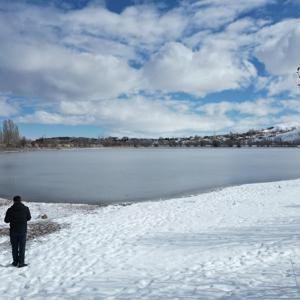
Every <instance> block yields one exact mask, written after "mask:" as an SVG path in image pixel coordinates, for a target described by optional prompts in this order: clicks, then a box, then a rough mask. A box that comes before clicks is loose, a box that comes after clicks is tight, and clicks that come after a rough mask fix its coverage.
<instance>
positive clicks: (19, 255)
mask: <svg viewBox="0 0 300 300" xmlns="http://www.w3.org/2000/svg"><path fill="white" fill-rule="evenodd" d="M10 243H11V249H12V256H13V262H14V263H15V264H24V261H25V245H26V233H15V232H11V233H10Z"/></svg>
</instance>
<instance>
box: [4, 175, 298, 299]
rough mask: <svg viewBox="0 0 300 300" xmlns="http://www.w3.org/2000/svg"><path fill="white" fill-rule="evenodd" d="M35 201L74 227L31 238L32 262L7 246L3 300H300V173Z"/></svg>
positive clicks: (38, 210) (33, 206)
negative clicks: (155, 197) (18, 259)
mask: <svg viewBox="0 0 300 300" xmlns="http://www.w3.org/2000/svg"><path fill="white" fill-rule="evenodd" d="M28 205H29V206H30V208H31V210H32V213H33V216H34V219H35V220H37V216H38V215H40V214H41V213H46V214H47V215H48V216H49V218H50V219H51V220H53V221H56V222H59V223H62V224H69V226H68V227H66V228H64V229H62V230H60V231H58V232H55V233H52V234H50V235H48V236H44V237H42V238H39V239H36V240H32V241H29V242H28V245H27V262H28V263H29V264H30V265H29V267H27V268H22V269H17V268H14V267H6V265H7V264H8V263H9V262H11V256H10V249H9V247H8V246H5V243H4V244H3V245H2V246H0V264H1V266H0V267H1V272H0V282H1V285H0V294H1V295H2V298H3V299H128V300H129V299H130V300H133V299H164V300H165V299H172V300H174V299H275V298H276V299H280V298H282V299H299V294H298V293H299V292H300V291H298V290H297V287H296V279H297V276H299V275H300V274H299V271H300V247H299V246H300V240H299V234H300V180H292V181H281V182H273V183H260V184H249V185H242V186H236V187H229V188H225V189H223V190H220V191H215V192H211V193H207V194H201V195H198V196H193V197H189V198H180V199H172V200H168V201H161V202H146V203H137V204H132V205H130V206H108V207H99V208H97V209H89V208H88V207H89V206H76V205H67V204H64V205H60V204H38V203H28ZM7 207H8V206H7V204H6V205H2V206H0V212H1V215H2V216H3V217H4V212H5V210H6V209H7ZM1 226H2V227H4V226H6V225H4V224H3V225H1ZM3 239H5V237H1V239H0V243H2V242H3V241H2V240H3ZM298 280H299V281H300V278H299V279H298Z"/></svg>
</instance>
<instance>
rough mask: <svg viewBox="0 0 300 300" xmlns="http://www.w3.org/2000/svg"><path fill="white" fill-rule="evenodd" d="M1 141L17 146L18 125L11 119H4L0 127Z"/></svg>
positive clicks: (18, 136) (18, 137) (7, 144)
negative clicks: (0, 127)
mask: <svg viewBox="0 0 300 300" xmlns="http://www.w3.org/2000/svg"><path fill="white" fill-rule="evenodd" d="M1 135H2V143H3V144H4V145H6V146H17V145H18V143H19V141H20V134H19V128H18V126H17V125H16V124H15V123H14V122H13V121H12V120H4V121H3V128H2V134H1Z"/></svg>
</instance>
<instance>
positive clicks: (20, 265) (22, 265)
mask: <svg viewBox="0 0 300 300" xmlns="http://www.w3.org/2000/svg"><path fill="white" fill-rule="evenodd" d="M27 266H28V264H19V268H23V267H27Z"/></svg>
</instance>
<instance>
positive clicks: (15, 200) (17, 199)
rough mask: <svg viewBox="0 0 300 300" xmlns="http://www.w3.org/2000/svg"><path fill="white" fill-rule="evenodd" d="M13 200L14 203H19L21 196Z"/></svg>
mask: <svg viewBox="0 0 300 300" xmlns="http://www.w3.org/2000/svg"><path fill="white" fill-rule="evenodd" d="M13 200H14V203H20V202H21V200H22V199H21V196H14V198H13Z"/></svg>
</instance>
